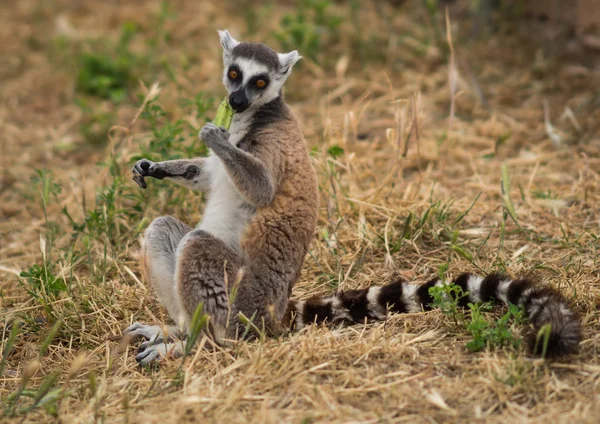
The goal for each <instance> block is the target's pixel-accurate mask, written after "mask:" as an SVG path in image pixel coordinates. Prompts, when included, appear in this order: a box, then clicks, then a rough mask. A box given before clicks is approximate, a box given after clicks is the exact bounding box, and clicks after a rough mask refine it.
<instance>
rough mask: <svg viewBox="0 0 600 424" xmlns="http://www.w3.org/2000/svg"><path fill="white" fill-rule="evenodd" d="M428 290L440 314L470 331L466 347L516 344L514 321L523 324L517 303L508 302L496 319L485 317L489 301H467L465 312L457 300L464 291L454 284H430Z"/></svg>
mask: <svg viewBox="0 0 600 424" xmlns="http://www.w3.org/2000/svg"><path fill="white" fill-rule="evenodd" d="M429 294H430V295H431V297H432V298H433V302H432V303H431V305H430V306H431V307H433V308H437V309H439V310H440V311H441V312H442V313H443V314H444V315H447V316H450V317H451V318H452V320H453V321H454V324H455V325H456V326H459V327H461V328H463V329H465V330H466V331H468V332H469V333H470V334H471V340H469V342H467V344H466V347H467V349H469V350H470V351H471V352H479V351H480V350H482V349H484V348H487V349H491V348H494V347H501V346H510V347H512V348H515V349H516V348H518V347H519V346H520V344H521V339H519V338H517V337H515V336H514V334H513V327H514V326H515V325H520V324H523V322H524V321H525V312H524V309H523V308H522V307H521V306H518V305H513V304H510V305H508V311H507V312H506V313H505V314H504V315H502V317H500V318H498V319H496V320H489V319H488V318H487V317H486V316H485V312H489V311H491V310H492V309H493V305H492V304H491V303H489V302H485V303H479V304H473V303H469V304H468V307H469V310H470V314H469V316H467V315H466V314H465V309H464V308H462V307H461V306H460V300H461V299H463V298H464V297H465V296H467V295H468V292H466V293H465V292H463V290H462V288H461V287H459V286H457V285H456V284H444V285H442V286H441V287H437V286H436V287H431V288H430V289H429Z"/></svg>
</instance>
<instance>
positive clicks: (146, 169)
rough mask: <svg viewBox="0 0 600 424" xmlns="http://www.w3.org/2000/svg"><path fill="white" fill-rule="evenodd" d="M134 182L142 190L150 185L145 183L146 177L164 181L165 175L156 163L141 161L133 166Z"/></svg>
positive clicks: (146, 160)
mask: <svg viewBox="0 0 600 424" xmlns="http://www.w3.org/2000/svg"><path fill="white" fill-rule="evenodd" d="M131 172H133V181H135V182H136V183H138V185H139V186H140V187H141V188H146V187H148V185H147V184H146V181H144V177H152V178H157V179H159V180H162V179H163V178H164V175H162V173H161V172H160V170H159V169H158V166H157V165H156V163H154V162H152V161H149V160H148V159H140V160H138V161H137V162H136V164H135V165H133V169H132V170H131Z"/></svg>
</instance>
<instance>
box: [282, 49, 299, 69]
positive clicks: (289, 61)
mask: <svg viewBox="0 0 600 424" xmlns="http://www.w3.org/2000/svg"><path fill="white" fill-rule="evenodd" d="M277 56H279V72H281V73H282V74H287V73H289V72H290V71H291V69H292V66H294V64H295V63H296V62H298V61H299V60H300V59H302V56H300V55H299V54H298V52H297V51H296V50H294V51H291V52H289V53H277Z"/></svg>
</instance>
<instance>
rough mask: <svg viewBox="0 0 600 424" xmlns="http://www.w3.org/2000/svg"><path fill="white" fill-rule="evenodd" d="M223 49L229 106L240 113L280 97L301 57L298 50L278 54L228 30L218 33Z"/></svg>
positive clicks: (224, 75)
mask: <svg viewBox="0 0 600 424" xmlns="http://www.w3.org/2000/svg"><path fill="white" fill-rule="evenodd" d="M219 36H220V37H221V45H222V46H223V64H224V65H225V71H224V73H223V84H225V87H226V88H227V92H228V93H229V104H230V105H231V107H232V108H233V109H234V110H235V111H236V112H237V113H240V112H243V111H245V110H246V109H248V108H250V107H252V108H256V107H260V106H261V105H264V104H265V103H268V102H270V101H271V100H273V99H275V98H277V96H279V95H280V94H281V87H282V86H283V83H284V82H285V80H286V79H287V77H288V76H289V75H290V74H291V73H292V66H294V64H295V63H296V62H297V61H298V60H300V58H301V56H300V55H299V54H298V52H297V51H296V50H294V51H292V52H289V53H276V52H275V51H274V50H272V49H270V48H269V47H267V46H266V45H264V44H260V43H244V42H239V41H237V40H235V39H234V38H233V37H232V36H231V34H229V31H227V30H225V31H219Z"/></svg>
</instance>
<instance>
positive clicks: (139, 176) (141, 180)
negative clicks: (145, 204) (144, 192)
mask: <svg viewBox="0 0 600 424" xmlns="http://www.w3.org/2000/svg"><path fill="white" fill-rule="evenodd" d="M131 178H132V179H133V181H135V182H136V183H137V185H139V186H140V187H141V188H143V189H146V188H147V187H148V184H146V181H145V180H144V176H143V175H142V174H133V176H132V177H131Z"/></svg>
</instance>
